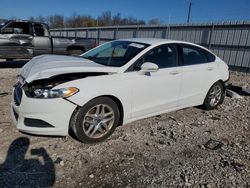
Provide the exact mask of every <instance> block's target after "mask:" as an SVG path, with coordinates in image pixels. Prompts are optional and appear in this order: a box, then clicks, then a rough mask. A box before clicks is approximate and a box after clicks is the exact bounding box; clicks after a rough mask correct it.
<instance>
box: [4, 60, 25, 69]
mask: <svg viewBox="0 0 250 188" xmlns="http://www.w3.org/2000/svg"><path fill="white" fill-rule="evenodd" d="M28 61H29V60H27V59H26V60H15V61H0V68H22V67H23V66H24V65H25V64H26V63H27V62H28Z"/></svg>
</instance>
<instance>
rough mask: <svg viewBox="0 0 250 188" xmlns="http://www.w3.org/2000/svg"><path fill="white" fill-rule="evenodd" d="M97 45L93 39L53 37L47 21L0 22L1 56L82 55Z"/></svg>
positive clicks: (3, 57) (14, 57) (9, 57)
mask: <svg viewBox="0 0 250 188" xmlns="http://www.w3.org/2000/svg"><path fill="white" fill-rule="evenodd" d="M95 46H96V41H95V40H94V39H93V40H92V39H82V38H80V39H78V38H66V37H65V38H63V37H52V36H51V35H50V31H49V27H48V25H47V24H45V23H39V22H32V21H20V20H9V21H2V22H1V23H0V58H2V59H16V58H32V57H34V56H37V55H42V54H59V55H80V54H82V53H84V52H86V51H88V50H89V49H91V48H93V47H95Z"/></svg>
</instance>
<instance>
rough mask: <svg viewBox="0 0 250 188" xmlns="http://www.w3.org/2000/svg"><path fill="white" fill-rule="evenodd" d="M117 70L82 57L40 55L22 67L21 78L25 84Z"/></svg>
mask: <svg viewBox="0 0 250 188" xmlns="http://www.w3.org/2000/svg"><path fill="white" fill-rule="evenodd" d="M118 69H119V68H116V67H108V66H104V65H100V64H97V63H95V62H94V61H91V60H88V59H84V58H82V57H72V56H63V55H41V56H37V57H34V58H33V59H31V60H30V61H29V62H28V63H26V64H25V65H24V66H23V68H22V70H21V76H22V77H23V78H24V79H25V81H26V82H28V83H30V82H32V81H34V80H40V79H45V78H50V77H52V76H56V75H60V74H67V73H79V72H107V73H116V72H118Z"/></svg>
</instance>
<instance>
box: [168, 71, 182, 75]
mask: <svg viewBox="0 0 250 188" xmlns="http://www.w3.org/2000/svg"><path fill="white" fill-rule="evenodd" d="M179 73H180V72H179V71H171V72H170V74H172V75H176V74H179Z"/></svg>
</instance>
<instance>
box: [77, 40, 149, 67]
mask: <svg viewBox="0 0 250 188" xmlns="http://www.w3.org/2000/svg"><path fill="white" fill-rule="evenodd" d="M148 46H149V45H148V44H143V43H137V42H131V41H113V42H109V43H106V44H104V45H101V46H99V47H98V48H96V49H93V50H90V51H89V52H87V53H85V54H84V55H82V57H84V58H86V59H90V60H92V61H94V62H96V63H98V64H102V65H106V66H112V67H121V66H123V65H125V64H126V63H127V62H128V61H130V60H131V59H132V58H133V57H135V56H136V55H137V54H138V53H140V52H141V51H142V50H144V49H145V48H146V47H148Z"/></svg>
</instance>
